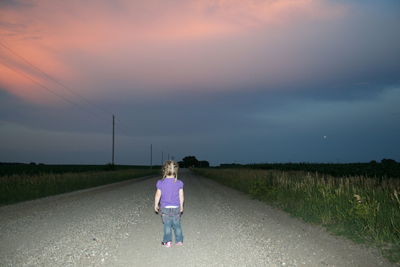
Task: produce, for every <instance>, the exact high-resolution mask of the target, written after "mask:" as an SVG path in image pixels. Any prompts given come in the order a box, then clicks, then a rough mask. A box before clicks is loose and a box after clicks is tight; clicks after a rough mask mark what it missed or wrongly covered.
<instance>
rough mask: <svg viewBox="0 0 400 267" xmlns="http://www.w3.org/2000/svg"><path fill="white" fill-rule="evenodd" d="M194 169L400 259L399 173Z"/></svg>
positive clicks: (398, 260) (395, 259)
mask: <svg viewBox="0 0 400 267" xmlns="http://www.w3.org/2000/svg"><path fill="white" fill-rule="evenodd" d="M194 171H195V172H196V173H198V174H200V175H203V176H206V177H208V178H211V179H213V180H215V181H217V182H220V183H222V184H225V185H227V186H230V187H233V188H235V189H237V190H240V191H243V192H246V193H248V194H250V195H251V196H252V197H254V198H256V199H259V200H262V201H265V202H268V203H270V204H272V205H274V206H276V207H279V208H282V209H284V210H285V211H287V212H289V213H290V214H292V215H294V216H297V217H301V218H302V219H303V220H305V221H308V222H312V223H316V224H321V225H323V226H325V227H326V228H327V229H328V230H330V231H332V232H334V233H336V234H339V235H344V236H346V237H349V238H350V239H352V240H354V241H357V242H362V243H365V244H368V245H372V246H376V247H378V248H380V249H381V251H382V253H383V254H384V255H385V256H386V257H387V258H389V259H390V260H392V261H394V262H397V263H400V179H389V178H387V179H378V178H368V177H363V176H354V177H333V176H329V175H320V174H317V173H307V172H301V171H286V172H285V171H276V170H255V169H243V168H236V169H215V168H207V169H195V170H194Z"/></svg>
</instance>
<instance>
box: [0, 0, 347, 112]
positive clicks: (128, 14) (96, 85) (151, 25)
mask: <svg viewBox="0 0 400 267" xmlns="http://www.w3.org/2000/svg"><path fill="white" fill-rule="evenodd" d="M9 3H10V4H9V5H8V8H6V9H3V10H2V11H0V12H1V16H0V17H1V19H0V35H1V36H3V37H6V38H4V39H3V42H4V43H5V44H6V45H7V46H8V47H11V48H12V49H13V51H15V52H16V53H17V54H19V55H22V56H24V57H25V58H27V59H29V61H30V62H32V63H33V64H34V65H35V66H38V67H40V68H41V69H43V70H45V71H46V72H47V73H49V74H50V75H52V76H54V77H56V78H57V79H60V80H62V81H66V82H67V83H68V84H70V85H71V86H72V87H74V88H79V89H77V90H79V91H80V92H82V93H83V94H88V95H91V96H92V97H104V95H108V92H109V91H110V87H113V90H114V91H118V92H120V93H121V94H122V95H124V94H138V93H139V94H143V93H148V92H149V91H151V92H155V93H156V92H157V93H163V92H165V91H170V90H197V88H202V90H227V89H228V90H232V88H233V87H234V85H235V84H248V83H249V82H250V81H252V80H254V78H256V81H257V82H265V81H263V79H262V78H260V77H262V76H263V75H264V71H270V72H271V74H270V75H269V76H277V77H283V76H284V74H282V73H280V72H284V71H285V68H286V67H285V66H287V65H288V64H291V63H292V61H291V60H289V61H288V60H283V62H284V64H283V66H282V63H279V64H278V66H277V67H276V68H275V67H274V66H271V64H265V63H264V62H257V58H258V57H259V56H260V53H264V52H265V51H263V49H262V47H263V46H264V45H265V49H267V50H269V51H266V55H267V56H271V57H272V59H271V61H270V62H272V64H276V63H277V62H278V61H280V59H277V58H273V56H272V54H273V53H275V51H276V50H279V48H278V46H280V45H281V43H280V42H281V41H282V42H286V41H291V40H290V39H288V40H281V41H280V40H279V36H280V34H281V33H278V32H275V31H276V29H278V31H282V33H286V34H291V33H292V31H291V30H290V29H289V28H290V27H291V26H295V25H299V24H304V23H321V22H330V21H335V20H337V19H338V18H340V17H341V16H343V15H344V14H345V13H346V7H345V6H344V5H342V4H332V3H331V2H329V1H322V2H321V1H310V0H300V1H293V0H280V1H250V0H248V1H239V0H236V1H210V0H204V1H185V2H183V3H182V2H181V1H168V2H167V1H156V0H153V1H145V2H143V1H112V2H110V1H96V3H94V2H91V1H86V2H82V1H63V2H61V3H60V2H54V1H46V0H41V1H36V2H35V3H34V4H32V5H26V2H9ZM11 3H12V4H11ZM15 6H17V7H18V8H13V7H15ZM260 34H261V35H263V36H264V37H262V38H259V37H257V36H258V35H260ZM277 36H278V37H277ZM277 38H278V41H277V42H276V40H277ZM271 41H272V42H275V43H276V44H273V43H272V44H271ZM254 42H257V43H256V44H254ZM230 46H231V47H230ZM249 49H250V50H249ZM251 49H255V51H251ZM0 53H1V55H2V61H3V62H6V64H8V65H10V66H12V67H13V68H15V69H17V70H20V71H22V72H24V73H26V74H28V75H30V76H32V77H33V78H34V79H37V80H38V81H39V82H41V83H45V85H46V86H50V87H51V88H53V90H56V91H57V92H63V90H62V89H61V88H57V86H56V85H54V84H51V83H50V84H49V83H48V81H44V80H43V75H40V74H38V72H37V70H35V69H32V67H31V66H26V64H25V63H24V62H21V60H20V59H18V58H16V57H15V55H10V53H9V51H6V49H4V48H1V50H0ZM265 57H266V56H262V57H261V58H262V59H263V60H264V59H265ZM253 61H255V62H253ZM254 63H255V64H254ZM263 70H264V71H263ZM11 72H12V71H10V70H6V69H5V68H4V67H3V68H2V69H1V72H0V81H2V85H3V87H4V88H6V89H7V90H9V91H11V92H13V93H15V94H17V95H18V96H20V97H24V98H26V99H29V100H30V101H34V102H36V103H42V104H43V103H46V102H49V101H50V100H51V101H52V99H54V97H43V96H44V95H46V93H43V92H42V91H43V90H41V89H39V90H38V86H37V85H31V86H29V85H28V84H29V83H31V82H30V81H21V80H23V79H26V78H23V77H20V76H19V75H18V74H11ZM8 77H11V78H8ZM268 79H270V77H268ZM17 80H18V81H19V82H16V81H17ZM278 80H279V78H278ZM280 80H282V78H281V79H280ZM47 94H48V93H47Z"/></svg>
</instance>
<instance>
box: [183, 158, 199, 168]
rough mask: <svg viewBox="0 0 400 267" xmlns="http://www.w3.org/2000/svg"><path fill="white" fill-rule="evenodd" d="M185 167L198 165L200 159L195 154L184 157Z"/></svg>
mask: <svg viewBox="0 0 400 267" xmlns="http://www.w3.org/2000/svg"><path fill="white" fill-rule="evenodd" d="M182 162H183V166H184V168H190V167H197V166H198V164H199V161H198V160H197V159H196V157H195V156H186V157H184V158H183V159H182Z"/></svg>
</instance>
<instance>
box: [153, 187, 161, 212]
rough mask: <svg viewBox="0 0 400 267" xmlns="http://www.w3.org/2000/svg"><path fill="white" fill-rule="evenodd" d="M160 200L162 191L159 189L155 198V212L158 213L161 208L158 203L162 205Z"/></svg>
mask: <svg viewBox="0 0 400 267" xmlns="http://www.w3.org/2000/svg"><path fill="white" fill-rule="evenodd" d="M160 198H161V190H160V189H157V191H156V195H155V197H154V211H155V212H157V213H158V211H159V210H160V207H159V206H158V203H160Z"/></svg>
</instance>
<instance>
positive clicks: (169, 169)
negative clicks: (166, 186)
mask: <svg viewBox="0 0 400 267" xmlns="http://www.w3.org/2000/svg"><path fill="white" fill-rule="evenodd" d="M178 169H179V166H178V163H176V162H175V161H173V160H167V161H166V162H165V163H164V165H163V167H162V172H163V178H162V179H163V180H164V179H165V177H167V176H174V177H175V182H176V180H178Z"/></svg>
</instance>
